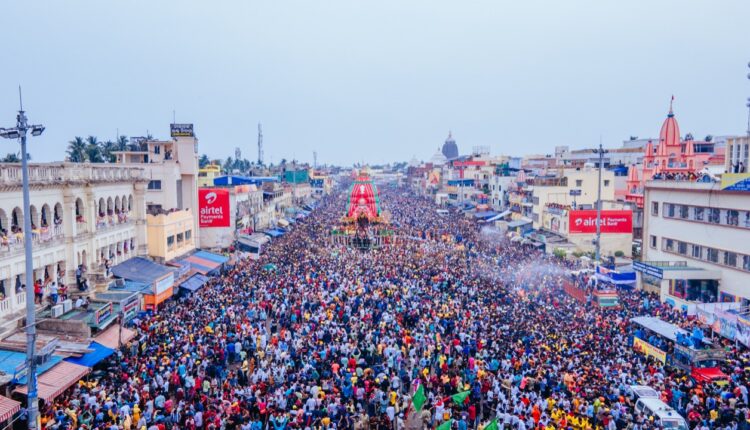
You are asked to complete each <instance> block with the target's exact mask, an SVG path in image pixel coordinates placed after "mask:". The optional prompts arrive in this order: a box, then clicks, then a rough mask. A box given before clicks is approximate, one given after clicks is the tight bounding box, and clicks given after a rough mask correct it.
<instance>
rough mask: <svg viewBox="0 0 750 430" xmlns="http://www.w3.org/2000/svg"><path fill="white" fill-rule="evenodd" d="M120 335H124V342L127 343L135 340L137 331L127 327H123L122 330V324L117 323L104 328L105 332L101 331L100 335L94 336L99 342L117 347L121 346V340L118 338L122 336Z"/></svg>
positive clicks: (108, 346) (113, 347) (110, 346)
mask: <svg viewBox="0 0 750 430" xmlns="http://www.w3.org/2000/svg"><path fill="white" fill-rule="evenodd" d="M120 335H122V344H123V345H125V344H126V343H128V342H130V341H131V340H133V338H134V337H135V335H136V333H135V330H131V329H129V328H126V327H122V332H121V329H120V324H115V325H113V326H111V327H110V328H108V329H106V330H104V331H103V332H101V333H99V335H98V336H96V337H95V338H94V340H95V341H96V342H97V343H100V344H102V345H104V346H106V347H107V348H112V349H117V348H119V347H120V342H119V341H118V339H119V338H120Z"/></svg>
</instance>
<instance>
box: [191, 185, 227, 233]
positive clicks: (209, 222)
mask: <svg viewBox="0 0 750 430" xmlns="http://www.w3.org/2000/svg"><path fill="white" fill-rule="evenodd" d="M198 202H199V203H198V225H199V226H200V227H201V228H204V227H229V224H230V223H229V218H230V217H229V190H222V189H217V188H200V189H198Z"/></svg>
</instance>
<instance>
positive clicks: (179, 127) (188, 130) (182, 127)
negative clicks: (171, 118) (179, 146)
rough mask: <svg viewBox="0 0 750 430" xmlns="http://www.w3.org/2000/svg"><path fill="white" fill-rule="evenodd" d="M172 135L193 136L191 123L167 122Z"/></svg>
mask: <svg viewBox="0 0 750 430" xmlns="http://www.w3.org/2000/svg"><path fill="white" fill-rule="evenodd" d="M169 132H170V134H171V135H172V137H193V136H194V134H193V124H169Z"/></svg>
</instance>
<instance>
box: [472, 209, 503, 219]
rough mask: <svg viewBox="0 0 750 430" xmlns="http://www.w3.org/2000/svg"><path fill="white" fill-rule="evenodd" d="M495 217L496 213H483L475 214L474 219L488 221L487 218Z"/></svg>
mask: <svg viewBox="0 0 750 430" xmlns="http://www.w3.org/2000/svg"><path fill="white" fill-rule="evenodd" d="M495 215H497V212H495V211H482V212H477V213H475V214H474V218H481V219H486V218H492V217H493V216H495Z"/></svg>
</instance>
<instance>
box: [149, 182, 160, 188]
mask: <svg viewBox="0 0 750 430" xmlns="http://www.w3.org/2000/svg"><path fill="white" fill-rule="evenodd" d="M148 189H149V190H161V181H159V180H154V181H149V182H148Z"/></svg>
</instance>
